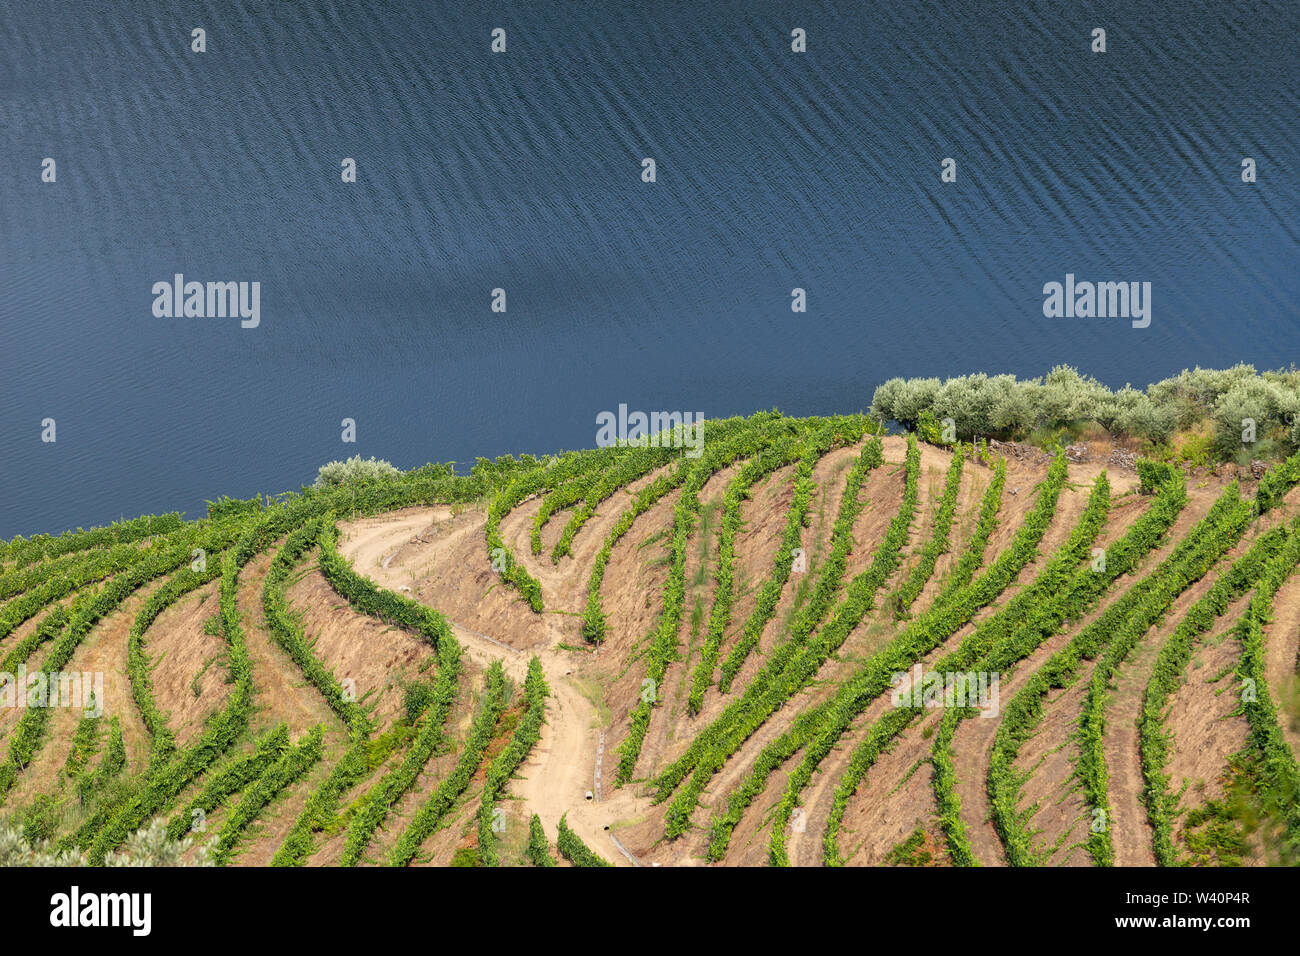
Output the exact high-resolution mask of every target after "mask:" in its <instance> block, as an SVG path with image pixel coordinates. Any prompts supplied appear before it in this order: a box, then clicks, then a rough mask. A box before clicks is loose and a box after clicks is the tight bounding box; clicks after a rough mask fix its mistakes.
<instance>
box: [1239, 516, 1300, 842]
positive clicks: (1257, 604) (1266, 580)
mask: <svg viewBox="0 0 1300 956" xmlns="http://www.w3.org/2000/svg"><path fill="white" fill-rule="evenodd" d="M1297 565H1300V523H1293V524H1292V526H1291V534H1290V537H1289V538H1288V540H1287V543H1286V546H1285V547H1284V548H1283V549H1282V550H1281V551H1280V552H1279V553H1278V554H1277V555H1276V556H1275V557H1274V558H1273V559H1272V560H1271V561H1270V562H1269V564H1268V566H1267V567H1266V568H1265V569H1264V572H1263V574H1262V575H1261V576H1260V578H1259V581H1258V584H1257V586H1256V589H1255V594H1254V597H1252V598H1251V602H1250V605H1249V606H1248V607H1247V608H1246V613H1245V614H1243V615H1242V617H1241V620H1240V621H1238V622H1237V628H1236V637H1237V639H1238V640H1239V641H1240V642H1241V648H1242V651H1241V659H1240V660H1239V661H1238V663H1237V676H1238V677H1239V678H1240V679H1241V681H1242V682H1243V685H1246V686H1250V687H1252V688H1253V689H1254V693H1253V694H1250V695H1244V700H1243V703H1242V709H1243V710H1244V712H1245V715H1246V722H1247V724H1248V725H1249V727H1250V737H1249V745H1250V746H1251V747H1252V748H1253V749H1254V750H1255V751H1256V752H1257V753H1258V755H1259V767H1260V769H1259V776H1260V789H1261V790H1263V791H1264V792H1266V793H1267V794H1268V795H1269V798H1270V799H1271V800H1272V801H1273V802H1274V803H1275V804H1276V805H1277V807H1278V808H1279V815H1280V816H1281V819H1282V824H1283V833H1282V841H1283V845H1284V859H1285V860H1286V861H1287V862H1293V861H1295V860H1296V859H1300V763H1298V762H1297V761H1296V754H1295V751H1293V750H1292V749H1291V746H1290V745H1289V744H1288V743H1287V740H1286V738H1285V737H1284V736H1283V734H1282V725H1281V723H1280V721H1281V720H1282V719H1283V718H1282V715H1281V714H1279V712H1278V709H1277V705H1276V704H1274V702H1273V696H1272V694H1271V693H1270V692H1269V686H1268V677H1267V674H1266V668H1265V663H1264V661H1265V653H1264V625H1265V624H1267V623H1268V621H1269V619H1270V617H1271V616H1272V610H1273V599H1274V597H1275V596H1276V595H1277V591H1278V589H1279V588H1280V587H1281V586H1282V585H1283V584H1284V583H1285V582H1286V580H1287V579H1288V578H1289V577H1290V576H1291V575H1292V574H1294V573H1295V571H1296V568H1297ZM1283 636H1285V635H1282V634H1278V635H1276V637H1278V638H1281V637H1283Z"/></svg>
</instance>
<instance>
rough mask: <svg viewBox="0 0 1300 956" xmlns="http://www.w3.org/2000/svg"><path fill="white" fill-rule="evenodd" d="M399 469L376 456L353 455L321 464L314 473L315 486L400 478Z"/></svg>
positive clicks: (332, 485) (326, 486)
mask: <svg viewBox="0 0 1300 956" xmlns="http://www.w3.org/2000/svg"><path fill="white" fill-rule="evenodd" d="M401 476H402V473H401V471H399V470H398V469H397V468H394V467H393V465H392V463H391V462H387V461H382V460H380V459H376V458H366V459H363V458H362V457H361V456H360V455H353V456H352V457H351V458H349V459H348V460H347V461H331V462H329V463H328V464H325V465H321V466H320V470H319V471H318V472H317V473H316V484H315V487H317V488H337V487H339V486H341V485H359V484H365V483H366V482H371V481H388V480H390V479H393V478H400V477H401Z"/></svg>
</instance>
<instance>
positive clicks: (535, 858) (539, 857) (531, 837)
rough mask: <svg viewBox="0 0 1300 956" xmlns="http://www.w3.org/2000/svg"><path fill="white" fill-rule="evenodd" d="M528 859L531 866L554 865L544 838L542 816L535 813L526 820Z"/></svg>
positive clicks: (549, 848) (544, 831) (548, 845)
mask: <svg viewBox="0 0 1300 956" xmlns="http://www.w3.org/2000/svg"><path fill="white" fill-rule="evenodd" d="M528 860H529V862H531V863H532V864H533V866H541V867H546V866H555V860H553V859H552V858H551V847H550V844H549V843H548V842H547V840H546V830H545V829H543V827H542V818H541V817H539V816H538V815H537V814H535V813H534V814H533V816H532V818H531V819H530V820H529V821H528Z"/></svg>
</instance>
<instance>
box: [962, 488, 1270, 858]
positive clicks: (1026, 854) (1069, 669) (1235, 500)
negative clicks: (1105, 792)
mask: <svg viewBox="0 0 1300 956" xmlns="http://www.w3.org/2000/svg"><path fill="white" fill-rule="evenodd" d="M1183 487H1184V481H1183V478H1182V475H1181V473H1178V472H1174V473H1173V475H1172V476H1171V477H1170V479H1169V480H1168V481H1166V483H1165V485H1164V489H1166V490H1163V491H1162V492H1161V494H1160V496H1158V497H1157V500H1156V502H1155V503H1154V504H1153V505H1152V508H1151V510H1150V511H1149V512H1148V514H1147V515H1145V516H1144V517H1143V519H1142V520H1141V521H1139V522H1138V523H1137V525H1135V528H1134V529H1133V530H1132V531H1130V533H1129V534H1128V535H1126V536H1125V539H1124V541H1123V542H1122V546H1113V547H1112V548H1111V549H1110V550H1109V551H1108V552H1107V560H1106V571H1105V574H1104V578H1105V580H1103V581H1096V580H1095V578H1096V577H1097V576H1096V575H1092V576H1088V577H1085V578H1083V579H1082V580H1080V581H1079V582H1077V584H1076V587H1075V588H1072V589H1071V590H1081V589H1087V588H1088V587H1089V585H1090V584H1092V585H1097V586H1108V585H1109V583H1110V582H1111V581H1113V580H1115V579H1116V578H1117V577H1118V575H1119V574H1120V573H1128V572H1129V571H1130V570H1132V569H1134V568H1136V566H1137V563H1138V560H1139V558H1140V557H1141V555H1143V554H1145V553H1147V552H1148V551H1149V550H1150V549H1151V548H1153V547H1154V546H1155V544H1156V543H1157V542H1158V540H1159V537H1160V536H1161V535H1163V530H1161V529H1160V528H1159V527H1158V526H1157V527H1152V528H1148V527H1146V525H1147V524H1148V522H1147V519H1148V518H1150V517H1151V516H1152V515H1153V514H1159V513H1162V512H1163V513H1168V514H1169V518H1168V520H1169V521H1170V522H1172V520H1173V512H1174V507H1173V502H1172V501H1169V500H1167V499H1168V498H1169V496H1170V495H1173V494H1175V492H1180V491H1181V489H1182V488H1183ZM1179 498H1180V499H1181V494H1180V495H1179ZM1179 507H1181V500H1180V501H1179ZM1157 509H1159V510H1157ZM1248 518H1249V508H1248V507H1247V506H1246V505H1245V504H1244V503H1243V502H1241V501H1240V499H1239V496H1238V492H1237V488H1236V485H1235V484H1234V485H1232V486H1231V487H1229V488H1228V490H1227V491H1226V492H1225V493H1224V494H1223V495H1222V496H1220V498H1219V499H1218V501H1216V503H1215V504H1214V506H1213V507H1212V508H1211V509H1210V511H1209V513H1208V514H1207V515H1206V516H1205V518H1203V519H1202V520H1201V521H1200V522H1199V523H1198V524H1197V525H1196V526H1195V527H1194V528H1193V530H1192V532H1191V533H1190V534H1189V535H1188V536H1187V537H1185V538H1184V539H1183V540H1182V541H1181V542H1180V543H1179V544H1178V545H1177V546H1176V547H1175V548H1174V550H1173V551H1172V552H1171V553H1170V555H1169V556H1168V557H1166V558H1165V559H1164V561H1162V562H1161V564H1160V565H1159V566H1158V567H1157V568H1156V569H1155V570H1154V571H1152V572H1150V573H1149V574H1147V575H1146V576H1145V577H1144V578H1143V579H1142V580H1141V581H1139V582H1138V583H1137V584H1136V585H1134V586H1133V587H1132V588H1131V589H1129V591H1127V592H1126V593H1125V594H1124V595H1122V596H1121V597H1120V598H1119V599H1118V600H1117V601H1115V602H1114V603H1112V604H1111V605H1110V606H1109V607H1107V608H1106V610H1105V611H1104V612H1102V614H1101V615H1100V616H1099V617H1098V618H1096V619H1095V620H1094V621H1092V622H1091V623H1090V624H1089V625H1088V626H1087V627H1085V628H1083V629H1082V630H1081V631H1080V632H1079V633H1078V634H1077V635H1075V637H1074V638H1073V639H1071V641H1070V642H1069V643H1068V644H1066V646H1065V647H1064V648H1062V649H1061V650H1060V651H1058V652H1057V653H1056V654H1054V655H1053V656H1052V657H1051V658H1049V659H1048V661H1047V662H1046V663H1045V664H1044V665H1043V666H1042V667H1041V668H1040V669H1039V670H1038V671H1037V672H1036V673H1035V674H1033V675H1032V676H1031V677H1030V678H1029V680H1028V681H1027V682H1026V684H1025V686H1024V687H1023V688H1021V690H1020V691H1019V692H1018V693H1017V694H1016V695H1015V696H1014V697H1013V698H1012V699H1011V701H1010V702H1009V703H1008V704H1006V705H1005V706H1004V707H1003V712H1002V719H1001V722H1000V724H999V726H998V730H997V733H996V735H995V737H994V745H993V754H992V756H991V758H990V762H989V770H988V790H989V799H990V804H991V806H992V815H993V824H994V828H995V829H996V830H997V832H998V836H999V838H1000V839H1001V840H1002V844H1003V847H1004V848H1005V851H1006V854H1007V859H1008V861H1009V862H1010V863H1011V864H1012V865H1026V863H1029V862H1030V861H1032V860H1033V859H1034V858H1035V857H1034V850H1033V847H1032V839H1031V834H1030V833H1029V831H1028V828H1027V822H1028V816H1029V815H1030V814H1028V813H1022V812H1021V811H1020V810H1019V809H1018V805H1019V800H1020V790H1021V787H1022V785H1023V778H1022V777H1021V776H1020V775H1019V774H1017V772H1016V771H1015V768H1014V761H1015V758H1016V756H1017V755H1018V753H1019V750H1020V747H1021V745H1022V744H1023V742H1024V741H1025V740H1027V739H1029V737H1030V736H1032V735H1033V734H1034V733H1035V732H1036V728H1037V726H1038V723H1039V722H1040V721H1041V719H1042V701H1043V699H1044V698H1045V697H1046V695H1047V693H1048V692H1049V690H1051V689H1052V688H1053V687H1064V686H1067V685H1068V684H1069V683H1072V682H1073V680H1074V679H1076V678H1077V676H1078V675H1077V671H1078V668H1079V667H1080V664H1081V661H1082V660H1084V659H1088V660H1091V659H1093V658H1095V656H1096V654H1097V653H1099V652H1100V651H1101V650H1102V649H1103V648H1104V647H1105V646H1106V645H1107V643H1109V641H1110V640H1111V638H1112V637H1115V636H1118V635H1121V634H1129V635H1132V638H1131V639H1132V640H1133V641H1134V642H1135V641H1136V640H1137V638H1138V637H1140V636H1141V635H1142V634H1143V633H1145V632H1146V630H1147V629H1148V628H1149V627H1150V625H1151V624H1153V623H1154V622H1155V621H1156V620H1158V618H1159V616H1160V615H1162V614H1163V613H1164V612H1165V610H1167V608H1168V605H1169V603H1171V602H1172V600H1173V598H1174V597H1176V596H1177V594H1178V593H1181V591H1182V590H1183V589H1185V588H1186V587H1187V586H1189V585H1190V584H1191V583H1193V582H1194V581H1195V580H1196V579H1198V578H1199V577H1200V576H1201V575H1202V574H1203V573H1204V571H1205V570H1208V568H1209V567H1210V566H1211V565H1212V564H1213V563H1214V562H1215V561H1216V560H1218V557H1219V556H1221V554H1222V553H1223V551H1224V550H1226V548H1227V547H1230V546H1231V542H1232V541H1235V540H1236V539H1237V538H1238V537H1239V536H1240V533H1241V532H1242V531H1243V530H1244V528H1245V522H1246V521H1247V520H1248ZM1139 531H1140V532H1141V534H1140V536H1138V535H1136V534H1135V532H1139ZM1225 532H1226V533H1227V538H1223V537H1221V536H1223V535H1224V534H1225ZM1197 569H1200V570H1199V571H1198V570H1197ZM1024 653H1027V651H1022V650H1020V649H1019V648H1016V647H1011V648H1010V649H1001V650H1000V653H999V654H997V655H994V657H993V659H991V660H986V661H985V663H986V664H988V665H989V666H1007V664H1008V663H1009V662H1014V661H1015V660H1018V659H1019V657H1020V656H1023V654H1024ZM998 657H1001V660H999V659H997V658H998ZM1087 711H1088V708H1087V705H1086V703H1085V710H1084V720H1083V722H1082V723H1081V730H1080V765H1079V766H1080V771H1079V772H1080V777H1081V779H1083V780H1084V781H1085V783H1084V786H1085V792H1086V791H1087V790H1088V788H1089V787H1090V786H1092V785H1093V784H1091V783H1090V782H1089V781H1091V780H1095V773H1094V772H1093V771H1090V770H1089V761H1090V760H1092V759H1093V757H1092V755H1091V753H1090V745H1089V738H1090V737H1091V736H1093V735H1095V736H1096V738H1097V739H1096V743H1097V745H1098V746H1100V729H1099V728H1097V727H1095V725H1094V727H1093V729H1092V730H1088V729H1086V724H1087V722H1088V714H1087ZM1102 766H1104V763H1103V764H1102Z"/></svg>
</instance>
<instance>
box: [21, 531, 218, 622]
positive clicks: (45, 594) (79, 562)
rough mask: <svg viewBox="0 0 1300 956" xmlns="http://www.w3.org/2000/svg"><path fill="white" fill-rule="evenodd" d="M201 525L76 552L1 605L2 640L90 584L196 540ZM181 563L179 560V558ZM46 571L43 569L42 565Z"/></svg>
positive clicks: (169, 552)
mask: <svg viewBox="0 0 1300 956" xmlns="http://www.w3.org/2000/svg"><path fill="white" fill-rule="evenodd" d="M197 535H198V529H197V527H196V526H194V525H190V526H188V527H187V528H186V529H185V530H184V531H182V532H180V533H178V534H174V535H172V536H170V537H168V538H164V539H160V540H159V541H156V542H154V543H153V544H152V545H151V546H150V547H148V548H135V547H126V548H121V549H112V550H108V551H91V552H88V553H87V554H84V555H75V556H73V561H72V563H70V564H68V565H66V566H64V567H62V568H61V569H56V570H52V571H50V572H49V573H48V574H45V573H42V580H41V583H40V584H38V585H37V586H36V587H35V588H33V589H32V590H29V591H26V592H25V593H23V594H22V595H21V596H18V597H15V598H13V599H12V600H10V601H7V602H6V603H5V604H4V606H3V607H2V608H0V640H4V639H5V638H6V637H8V636H9V635H10V634H12V633H13V632H14V631H15V630H16V629H17V628H18V627H19V626H20V625H22V624H23V623H24V622H26V621H28V620H30V619H31V618H33V617H35V616H36V615H37V614H39V613H40V612H41V611H42V610H43V609H44V608H46V607H48V606H49V605H50V604H53V603H54V602H56V601H61V600H63V598H65V597H67V596H68V595H70V594H72V593H73V592H75V591H78V590H81V589H83V588H85V587H87V586H88V585H91V584H95V583H98V582H102V581H104V580H107V579H108V578H111V577H112V576H113V575H114V574H118V573H120V572H122V571H125V570H127V569H128V568H131V567H134V566H136V565H138V564H139V563H140V562H142V561H147V560H149V559H150V558H151V557H153V556H156V555H158V554H159V553H162V552H166V553H168V554H171V553H173V552H174V551H175V549H176V545H177V543H178V542H182V541H189V542H195V541H197ZM177 563H178V564H179V563H180V562H177ZM40 570H42V571H43V569H40Z"/></svg>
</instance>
